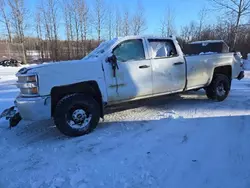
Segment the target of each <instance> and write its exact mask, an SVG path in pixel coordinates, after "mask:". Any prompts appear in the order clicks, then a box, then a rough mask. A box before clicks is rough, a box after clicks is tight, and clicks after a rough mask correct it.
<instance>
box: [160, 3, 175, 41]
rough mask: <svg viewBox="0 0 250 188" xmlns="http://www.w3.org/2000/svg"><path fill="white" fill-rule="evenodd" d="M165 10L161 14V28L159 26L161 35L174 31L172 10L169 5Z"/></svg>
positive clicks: (171, 33)
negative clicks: (162, 14)
mask: <svg viewBox="0 0 250 188" xmlns="http://www.w3.org/2000/svg"><path fill="white" fill-rule="evenodd" d="M165 12H166V14H165V15H164V16H163V19H162V20H161V28H160V31H161V35H162V36H163V37H166V36H170V35H173V34H174V32H175V31H174V30H175V29H174V20H175V16H174V13H173V10H172V9H171V8H170V7H168V8H167V9H166V11H165Z"/></svg>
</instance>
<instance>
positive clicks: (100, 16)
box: [94, 0, 106, 42]
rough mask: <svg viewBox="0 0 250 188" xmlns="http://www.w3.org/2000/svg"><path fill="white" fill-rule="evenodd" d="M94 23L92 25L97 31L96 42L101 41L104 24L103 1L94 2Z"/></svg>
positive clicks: (96, 0)
mask: <svg viewBox="0 0 250 188" xmlns="http://www.w3.org/2000/svg"><path fill="white" fill-rule="evenodd" d="M94 11H95V14H96V15H95V21H94V25H95V28H96V31H97V37H98V41H99V42H100V41H101V35H102V29H103V28H104V23H105V16H106V12H105V7H104V1H103V0H95V7H94Z"/></svg>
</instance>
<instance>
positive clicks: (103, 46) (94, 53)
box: [83, 38, 117, 59]
mask: <svg viewBox="0 0 250 188" xmlns="http://www.w3.org/2000/svg"><path fill="white" fill-rule="evenodd" d="M116 41H117V38H115V39H112V40H109V41H106V42H102V43H101V44H100V45H99V46H98V47H97V48H96V49H94V50H93V51H92V52H90V53H89V54H88V55H87V56H85V57H84V58H83V59H90V58H96V57H99V56H100V55H101V54H103V53H104V52H106V51H107V50H108V49H109V48H110V47H111V46H112V45H113V44H115V42H116Z"/></svg>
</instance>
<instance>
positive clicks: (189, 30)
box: [181, 21, 197, 42]
mask: <svg viewBox="0 0 250 188" xmlns="http://www.w3.org/2000/svg"><path fill="white" fill-rule="evenodd" d="M196 36H197V26H196V23H195V22H194V21H192V22H190V24H189V25H187V26H184V27H183V28H182V29H181V37H182V39H183V40H184V41H185V42H190V41H192V40H195V39H196Z"/></svg>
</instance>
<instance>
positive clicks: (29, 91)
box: [16, 75, 38, 96]
mask: <svg viewBox="0 0 250 188" xmlns="http://www.w3.org/2000/svg"><path fill="white" fill-rule="evenodd" d="M16 85H17V87H18V88H20V91H21V95H23V96H34V95H38V79H37V75H28V76H24V75H19V76H18V81H17V84H16Z"/></svg>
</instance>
